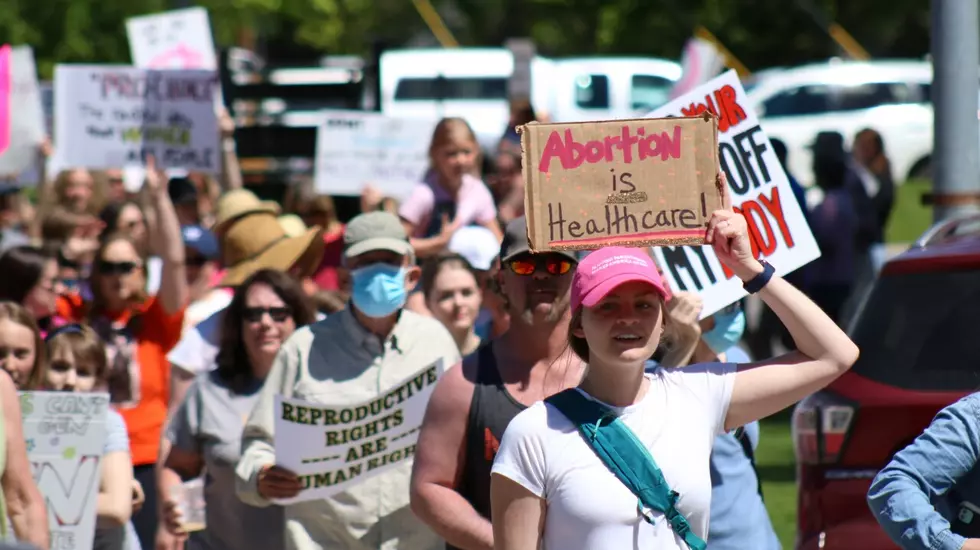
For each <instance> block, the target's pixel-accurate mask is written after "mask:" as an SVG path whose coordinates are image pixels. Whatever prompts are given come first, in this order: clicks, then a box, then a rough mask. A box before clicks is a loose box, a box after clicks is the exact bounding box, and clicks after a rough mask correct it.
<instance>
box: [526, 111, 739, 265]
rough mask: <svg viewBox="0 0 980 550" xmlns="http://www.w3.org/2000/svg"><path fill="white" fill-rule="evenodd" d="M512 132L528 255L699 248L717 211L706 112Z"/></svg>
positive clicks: (714, 154) (712, 121) (713, 149)
mask: <svg viewBox="0 0 980 550" xmlns="http://www.w3.org/2000/svg"><path fill="white" fill-rule="evenodd" d="M520 132H521V144H522V148H523V159H524V181H525V193H524V207H525V208H524V209H525V212H526V215H527V227H528V239H529V241H530V244H531V249H532V250H535V251H543V250H589V249H595V248H600V247H602V246H611V245H620V246H649V245H666V244H670V245H674V246H677V245H683V244H701V243H703V242H704V232H705V229H704V228H705V225H706V223H707V221H708V218H709V217H710V216H711V212H712V211H713V210H716V209H717V208H720V207H721V198H722V194H721V188H720V187H719V182H718V179H717V172H718V168H717V167H718V124H717V119H716V118H715V117H713V116H710V115H708V114H706V113H705V114H703V115H701V116H695V117H689V118H670V119H663V120H656V119H641V120H616V121H609V122H580V123H569V124H537V123H532V124H527V125H525V126H522V127H521V128H520Z"/></svg>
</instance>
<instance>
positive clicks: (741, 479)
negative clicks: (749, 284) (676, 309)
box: [651, 300, 780, 550]
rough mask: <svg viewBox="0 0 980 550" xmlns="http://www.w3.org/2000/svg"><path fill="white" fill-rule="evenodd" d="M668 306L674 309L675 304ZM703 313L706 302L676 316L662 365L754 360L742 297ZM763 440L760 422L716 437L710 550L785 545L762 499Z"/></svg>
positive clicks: (765, 548) (774, 548) (763, 549)
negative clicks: (746, 343) (758, 465)
mask: <svg viewBox="0 0 980 550" xmlns="http://www.w3.org/2000/svg"><path fill="white" fill-rule="evenodd" d="M672 301H673V300H672ZM667 307H668V308H669V309H670V308H671V304H668V306H667ZM699 314H700V307H698V311H696V312H694V315H692V316H689V317H686V318H685V319H683V320H682V319H681V318H679V317H678V316H672V317H671V320H672V322H673V323H675V327H674V328H673V329H672V330H673V332H674V334H676V335H678V339H677V340H675V341H674V342H672V346H671V347H672V348H674V350H673V351H674V353H670V352H668V354H666V355H665V356H664V359H663V361H661V363H660V365H661V366H664V367H678V366H683V365H686V364H689V363H691V364H693V363H747V362H749V361H750V358H749V356H748V354H746V353H745V352H744V351H742V349H741V348H740V347H739V346H738V344H739V342H740V341H741V339H742V334H743V333H744V331H745V313H744V312H743V311H742V307H741V304H740V303H739V302H736V303H734V304H732V305H730V306H728V307H726V308H723V309H722V310H721V311H719V312H717V313H715V314H714V315H712V316H710V317H706V318H704V319H702V320H701V321H700V322H699V321H697V317H698V315H699ZM679 325H683V326H679ZM684 350H686V353H685V351H684ZM692 350H693V351H692ZM685 358H688V359H685ZM651 367H653V368H655V367H656V364H654V363H653V362H651ZM758 444H759V423H758V422H752V423H750V424H747V425H745V426H743V427H741V428H739V429H738V430H736V431H734V432H730V433H726V434H723V435H719V436H716V437H715V441H714V444H713V446H712V448H711V462H710V468H711V512H710V515H711V523H710V524H709V527H708V537H707V541H708V547H707V550H740V549H742V548H753V549H758V550H778V549H779V548H780V544H779V539H778V538H777V537H776V532H775V530H773V527H772V522H771V521H770V519H769V513H768V512H767V511H766V507H765V505H764V504H763V502H762V491H761V486H760V484H759V476H758V473H757V472H756V470H755V448H756V446H758Z"/></svg>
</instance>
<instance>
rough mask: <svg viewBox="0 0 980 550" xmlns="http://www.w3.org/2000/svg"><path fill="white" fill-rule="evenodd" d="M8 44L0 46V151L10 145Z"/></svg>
mask: <svg viewBox="0 0 980 550" xmlns="http://www.w3.org/2000/svg"><path fill="white" fill-rule="evenodd" d="M10 89H11V85H10V44H4V45H3V47H0V153H3V152H4V151H6V150H7V148H8V147H10Z"/></svg>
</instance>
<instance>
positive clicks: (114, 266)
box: [95, 260, 138, 275]
mask: <svg viewBox="0 0 980 550" xmlns="http://www.w3.org/2000/svg"><path fill="white" fill-rule="evenodd" d="M137 267H138V265H137V263H136V262H109V261H106V260H99V261H98V262H97V263H96V265H95V268H96V269H97V270H98V271H99V273H101V274H103V275H128V274H130V273H132V272H133V271H134V270H135V269H136V268H137Z"/></svg>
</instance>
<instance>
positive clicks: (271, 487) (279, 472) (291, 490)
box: [258, 465, 303, 500]
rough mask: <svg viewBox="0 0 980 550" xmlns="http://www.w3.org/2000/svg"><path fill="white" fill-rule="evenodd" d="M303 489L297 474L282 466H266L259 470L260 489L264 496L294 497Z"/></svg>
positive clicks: (270, 497)
mask: <svg viewBox="0 0 980 550" xmlns="http://www.w3.org/2000/svg"><path fill="white" fill-rule="evenodd" d="M302 489H303V485H302V484H301V483H300V481H299V477H297V476H296V474H294V473H292V472H290V471H289V470H287V469H285V468H283V467H281V466H272V465H270V466H265V467H264V468H262V471H260V472H259V479H258V490H259V494H260V495H262V497H263V498H265V499H268V500H273V499H277V498H293V497H294V496H296V495H298V494H299V492H300V491H301V490H302Z"/></svg>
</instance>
